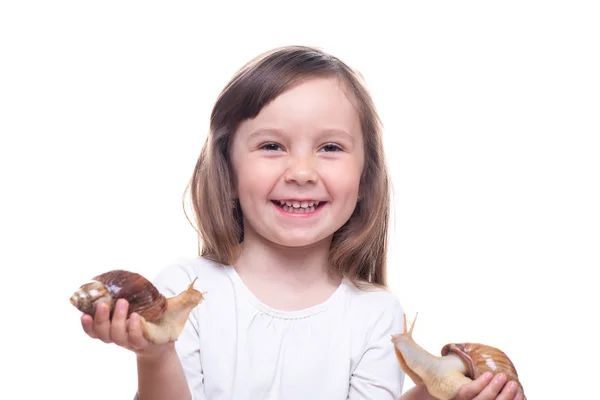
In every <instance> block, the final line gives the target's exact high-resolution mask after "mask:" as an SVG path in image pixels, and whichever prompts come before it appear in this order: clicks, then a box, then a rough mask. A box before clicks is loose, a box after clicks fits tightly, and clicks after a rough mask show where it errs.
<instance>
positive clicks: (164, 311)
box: [70, 270, 206, 344]
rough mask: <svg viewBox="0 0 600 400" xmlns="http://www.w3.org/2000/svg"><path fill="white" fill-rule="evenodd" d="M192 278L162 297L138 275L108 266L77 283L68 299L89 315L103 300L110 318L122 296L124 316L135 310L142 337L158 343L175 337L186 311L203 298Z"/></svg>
mask: <svg viewBox="0 0 600 400" xmlns="http://www.w3.org/2000/svg"><path fill="white" fill-rule="evenodd" d="M195 282H196V279H194V281H193V282H192V283H190V285H189V286H188V287H187V289H186V290H184V291H182V292H181V293H179V294H178V295H176V296H173V297H170V298H166V297H165V296H163V295H162V294H161V293H160V292H159V291H158V289H156V287H155V286H154V285H153V284H152V283H151V282H150V281H149V280H147V279H146V278H144V277H143V276H142V275H140V274H137V273H135V272H130V271H126V270H112V271H108V272H105V273H103V274H100V275H98V276H95V277H94V278H92V280H91V281H89V282H87V283H85V284H83V285H81V287H80V288H79V289H78V290H77V291H75V293H74V294H73V295H72V296H71V298H70V301H71V304H73V306H75V307H76V308H77V309H78V310H79V311H81V312H83V313H85V314H89V315H91V316H92V317H93V316H94V315H95V312H96V306H97V305H98V304H99V303H107V304H108V306H109V308H110V318H111V319H112V316H113V313H114V308H115V305H116V302H117V300H118V299H125V300H127V302H128V303H129V308H128V311H127V317H129V315H131V314H132V313H134V312H135V313H138V314H139V315H140V317H141V318H140V320H141V325H142V330H143V332H144V336H145V337H146V339H148V340H149V341H151V342H153V343H156V344H162V343H167V342H171V341H175V340H177V338H178V337H179V335H180V334H181V331H182V330H183V327H184V326H185V323H186V322H187V319H188V317H189V314H190V312H191V311H192V310H193V309H194V308H195V307H196V306H197V305H198V304H200V303H202V301H203V300H204V294H206V293H202V292H200V291H198V290H196V289H194V283H195Z"/></svg>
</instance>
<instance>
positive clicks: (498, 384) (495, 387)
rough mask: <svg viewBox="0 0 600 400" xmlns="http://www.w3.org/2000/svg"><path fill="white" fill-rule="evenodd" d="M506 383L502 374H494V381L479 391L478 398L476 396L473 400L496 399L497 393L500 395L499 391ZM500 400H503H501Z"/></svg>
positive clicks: (504, 375)
mask: <svg viewBox="0 0 600 400" xmlns="http://www.w3.org/2000/svg"><path fill="white" fill-rule="evenodd" d="M506 381H507V379H506V374H502V373H500V374H496V375H495V376H494V379H492V381H491V382H490V383H489V384H488V385H487V386H486V387H485V389H483V390H482V391H481V393H480V394H479V396H477V397H476V398H475V399H476V400H493V399H496V397H497V396H498V393H500V391H501V390H502V388H503V387H504V384H505V383H506ZM502 400H505V399H502Z"/></svg>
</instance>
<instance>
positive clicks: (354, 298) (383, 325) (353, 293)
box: [348, 283, 404, 335]
mask: <svg viewBox="0 0 600 400" xmlns="http://www.w3.org/2000/svg"><path fill="white" fill-rule="evenodd" d="M348 293H349V297H350V300H349V303H350V308H351V309H352V314H353V318H354V320H355V321H357V323H360V324H363V326H364V327H365V328H366V329H367V331H371V332H372V331H376V332H379V333H380V334H385V335H387V334H388V333H400V332H402V331H403V329H404V309H403V307H402V305H401V303H400V299H399V298H398V296H396V294H394V293H393V292H391V291H390V290H389V289H386V288H381V287H370V288H366V289H363V288H358V287H356V286H354V285H352V284H351V283H348Z"/></svg>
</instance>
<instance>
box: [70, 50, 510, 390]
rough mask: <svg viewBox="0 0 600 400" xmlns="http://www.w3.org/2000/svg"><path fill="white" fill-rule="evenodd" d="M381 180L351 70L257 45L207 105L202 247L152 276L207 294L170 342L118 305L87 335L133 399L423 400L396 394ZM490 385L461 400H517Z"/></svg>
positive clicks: (377, 138) (375, 124)
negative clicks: (110, 354)
mask: <svg viewBox="0 0 600 400" xmlns="http://www.w3.org/2000/svg"><path fill="white" fill-rule="evenodd" d="M388 185H389V178H388V175H387V170H386V165H385V160H384V155H383V146H382V139H381V132H380V124H379V119H378V116H377V113H376V111H375V107H374V106H373V103H372V101H371V98H370V96H369V94H368V92H367V90H366V89H365V88H364V87H363V85H362V83H361V81H360V79H359V78H358V76H357V74H355V72H354V71H353V70H352V69H350V68H349V67H348V66H346V64H344V63H343V62H341V61H340V60H338V59H337V58H335V57H333V56H331V55H329V54H326V53H324V52H322V51H320V50H318V49H314V48H308V47H286V48H279V49H276V50H273V51H271V52H268V53H266V54H262V55H261V56H259V57H257V58H256V59H254V60H252V61H251V62H250V63H248V64H247V65H246V66H244V67H243V68H242V69H241V70H240V71H238V73H237V74H236V75H235V77H233V79H232V80H231V81H230V82H229V83H228V84H227V86H226V87H225V89H224V90H223V92H222V93H221V94H220V96H219V98H218V99H217V102H216V104H215V106H214V109H213V111H212V114H211V120H210V132H209V135H208V137H207V140H206V143H205V145H204V147H203V148H202V151H201V154H200V157H199V159H198V162H197V164H196V168H195V170H194V173H193V177H192V179H191V182H190V185H189V187H188V190H189V194H190V195H191V200H192V202H191V203H192V205H193V210H194V216H195V222H196V225H197V230H198V233H199V238H200V241H201V242H200V244H201V253H200V256H199V257H197V258H193V259H190V260H184V261H182V262H180V263H177V264H176V265H172V266H169V267H167V268H166V269H164V270H163V271H162V272H161V273H159V275H158V276H157V277H156V279H155V281H154V283H155V284H156V286H157V288H158V289H159V290H160V291H161V292H162V293H163V294H164V295H166V296H167V297H169V296H174V295H176V294H178V293H179V292H181V291H183V290H184V289H185V288H186V287H187V286H188V285H189V283H190V282H192V281H193V280H194V279H195V278H198V280H197V282H196V287H197V288H198V289H199V290H202V291H203V292H207V295H206V299H205V300H204V302H203V303H202V304H200V305H199V306H198V307H196V308H195V309H194V310H193V311H192V313H191V314H190V317H189V320H188V323H187V324H186V326H185V328H184V331H183V332H182V334H181V336H180V337H179V339H178V340H177V341H176V342H175V343H168V344H164V345H153V344H150V343H148V342H147V341H146V340H145V339H144V337H143V336H142V333H141V328H140V319H139V316H138V315H137V314H135V313H134V314H132V315H131V316H130V318H129V319H127V318H126V315H127V308H128V304H127V302H126V301H124V300H119V302H118V303H117V309H116V312H115V314H114V316H113V318H112V320H109V316H108V315H109V314H108V310H107V308H106V307H104V304H100V305H99V306H98V309H97V314H96V317H95V318H94V319H93V318H92V317H90V316H89V315H83V316H82V320H81V321H82V326H83V329H84V331H85V332H86V333H87V334H88V335H89V336H91V337H92V338H98V339H100V340H102V341H104V342H106V343H116V344H117V345H119V346H122V347H124V348H127V349H129V350H131V351H133V352H134V353H135V354H136V356H137V368H138V393H137V394H136V397H138V398H139V399H141V400H150V399H168V400H176V399H194V400H200V399H202V400H230V399H232V400H296V399H298V400H321V399H322V400H343V399H350V400H359V399H360V400H397V399H398V398H401V399H403V400H409V399H431V397H430V396H429V395H428V393H427V391H426V390H425V389H424V388H423V387H422V386H416V387H415V388H413V389H411V390H410V391H408V392H407V393H405V394H404V395H402V397H400V396H401V394H402V387H403V383H404V373H403V372H402V370H401V369H400V365H399V363H398V360H397V359H396V355H395V353H394V349H393V344H392V342H391V335H392V334H395V333H399V332H402V331H403V323H404V322H403V314H404V313H403V310H402V308H401V306H400V304H399V302H398V299H397V298H396V297H395V296H394V295H393V294H392V293H390V292H389V291H388V290H387V289H386V250H387V230H388V214H389V207H390V204H389V203H390V197H389V188H388ZM491 378H492V377H488V376H484V377H481V378H479V379H478V380H476V381H474V382H472V383H470V384H468V385H467V386H465V387H463V389H461V391H460V393H459V395H458V397H457V399H461V400H465V399H477V400H486V399H499V400H509V399H510V400H512V399H513V398H515V399H516V398H518V397H515V394H516V385H514V382H511V383H508V384H506V385H505V380H506V378H505V376H504V375H499V376H496V377H495V379H493V380H492V379H491Z"/></svg>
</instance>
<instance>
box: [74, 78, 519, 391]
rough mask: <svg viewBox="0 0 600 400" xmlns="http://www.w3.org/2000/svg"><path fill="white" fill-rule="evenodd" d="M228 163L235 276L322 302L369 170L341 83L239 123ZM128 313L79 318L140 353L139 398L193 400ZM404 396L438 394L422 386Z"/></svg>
mask: <svg viewBox="0 0 600 400" xmlns="http://www.w3.org/2000/svg"><path fill="white" fill-rule="evenodd" d="M231 159H232V164H233V168H234V173H235V175H236V177H237V185H238V186H237V196H238V198H239V200H240V203H241V205H242V209H243V214H244V227H245V230H244V242H243V243H242V244H241V246H240V248H239V258H238V261H237V262H236V263H235V265H234V267H235V269H236V270H237V272H238V274H239V275H240V276H241V277H242V279H243V280H244V282H245V283H246V285H247V286H248V287H249V289H250V290H251V291H252V292H253V293H254V294H255V295H256V296H257V297H258V298H259V299H260V300H261V301H263V302H264V303H265V304H268V305H269V306H271V307H273V308H277V309H281V310H298V309H303V308H306V307H310V306H312V305H315V304H318V303H321V302H323V301H324V300H325V299H327V298H328V297H329V296H330V295H331V294H332V293H333V292H334V291H335V290H336V288H337V287H338V285H339V284H340V282H341V276H339V275H336V274H333V275H332V274H330V273H328V251H329V246H330V243H331V239H332V236H333V234H334V232H335V231H336V230H337V229H339V228H340V227H341V226H342V225H343V224H344V223H345V222H346V221H347V219H348V218H349V217H350V215H351V214H352V212H353V210H354V208H355V206H356V202H357V201H358V197H359V191H360V187H359V182H360V176H361V173H362V168H363V166H364V148H363V138H362V132H361V130H360V121H359V118H358V115H357V113H356V110H355V108H354V106H353V105H352V103H351V101H349V99H348V97H347V96H346V91H345V90H344V87H343V85H341V84H340V82H339V81H338V80H336V79H312V80H308V81H306V82H303V83H301V84H300V85H298V86H296V87H293V88H292V89H290V90H288V91H287V92H285V93H283V94H282V95H280V96H279V97H278V98H277V99H275V100H274V101H273V102H271V103H269V104H268V105H267V106H266V107H264V108H263V110H262V111H261V112H260V113H259V115H258V116H257V117H256V118H254V119H253V120H249V121H244V122H243V123H242V124H241V125H240V127H239V128H238V131H237V132H236V134H235V135H234V138H233V144H232V148H231ZM293 199H298V200H316V201H319V202H321V203H324V205H322V206H321V209H320V211H319V214H318V217H314V218H313V217H302V216H301V217H298V218H295V217H291V216H289V215H286V213H284V212H282V211H281V210H280V209H278V208H277V206H276V205H274V204H273V202H274V201H280V200H293ZM282 293H283V294H286V295H282ZM126 315H127V303H126V302H125V301H124V300H120V301H119V303H118V305H117V309H116V311H115V314H114V316H113V319H112V321H109V317H108V309H107V307H104V304H101V305H100V306H99V307H98V309H97V314H96V317H95V319H93V318H92V317H90V316H89V315H83V316H82V319H81V323H82V326H83V329H84V331H85V332H86V333H87V334H88V335H89V336H90V337H92V338H97V339H99V340H102V341H103V342H105V343H115V344H117V345H118V346H121V347H124V348H126V349H128V350H130V351H132V352H134V353H135V354H136V356H137V366H138V393H139V398H140V400H154V399H182V400H184V399H191V394H190V392H189V389H188V386H187V383H186V379H185V375H184V372H183V368H182V366H181V363H180V361H179V358H178V356H177V354H176V352H175V347H174V343H168V344H165V345H154V344H151V343H149V342H148V341H147V340H146V339H144V337H143V335H142V330H141V326H140V320H139V316H138V315H137V314H132V315H131V317H130V318H129V320H127V319H126ZM390 351H392V350H390ZM492 378H494V379H492ZM513 384H514V382H512V383H510V384H506V377H505V376H504V375H503V374H501V375H498V376H495V377H487V376H483V377H480V378H479V379H477V380H475V381H473V382H471V383H469V384H467V385H465V386H464V387H463V388H462V389H461V390H460V392H459V394H458V396H457V397H456V400H492V399H496V400H513V399H515V400H517V399H519V397H516V390H517V386H516V385H513ZM400 399H401V400H430V399H432V400H435V399H433V398H432V397H431V396H430V395H429V394H428V393H427V391H426V390H425V389H424V387H420V386H416V387H414V388H413V389H411V390H409V391H408V392H406V393H405V394H403V395H402V397H401V398H400Z"/></svg>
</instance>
